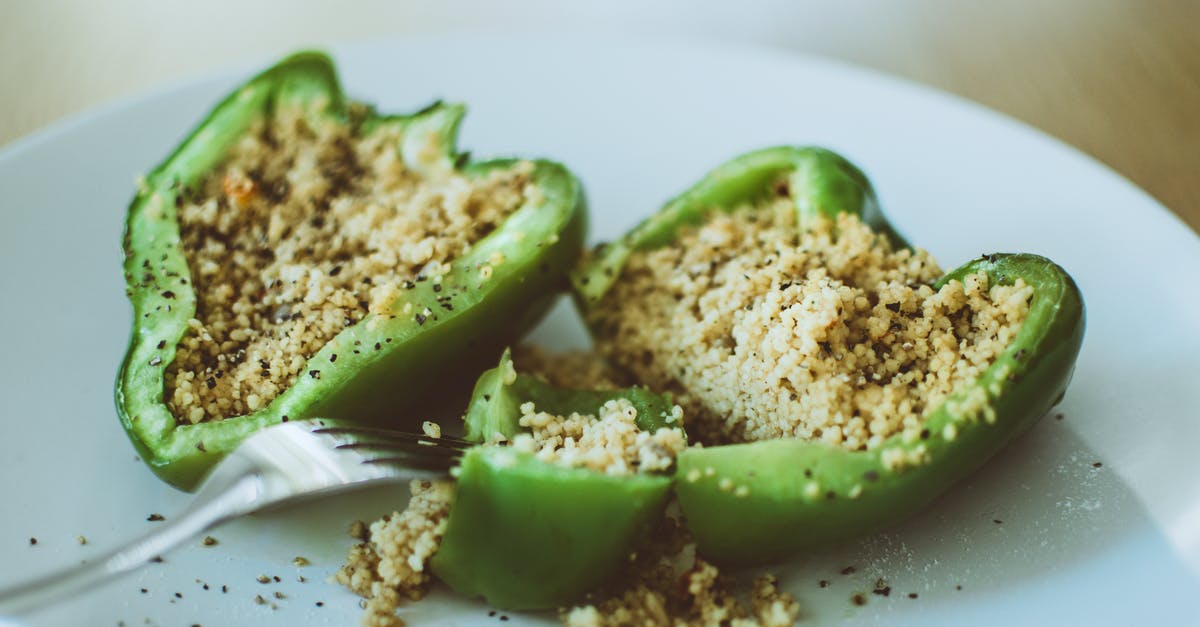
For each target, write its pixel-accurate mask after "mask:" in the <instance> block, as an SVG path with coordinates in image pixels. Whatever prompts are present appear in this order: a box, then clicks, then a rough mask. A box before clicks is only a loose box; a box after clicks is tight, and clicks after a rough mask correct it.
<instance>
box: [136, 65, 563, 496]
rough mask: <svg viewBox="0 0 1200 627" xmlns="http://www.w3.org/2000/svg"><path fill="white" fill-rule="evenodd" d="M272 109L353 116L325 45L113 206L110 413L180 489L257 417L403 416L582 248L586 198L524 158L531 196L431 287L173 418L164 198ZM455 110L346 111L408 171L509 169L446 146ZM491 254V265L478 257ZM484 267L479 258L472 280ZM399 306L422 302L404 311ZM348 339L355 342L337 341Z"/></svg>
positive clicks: (176, 338) (171, 209)
mask: <svg viewBox="0 0 1200 627" xmlns="http://www.w3.org/2000/svg"><path fill="white" fill-rule="evenodd" d="M282 106H289V107H301V108H303V110H304V111H305V114H306V115H308V116H313V117H315V118H326V119H333V120H335V121H338V122H348V121H349V120H350V119H351V117H352V116H353V115H355V114H354V113H352V111H351V110H350V108H349V106H348V103H347V101H346V99H345V97H344V96H343V94H342V91H341V87H340V86H339V83H338V79H337V75H336V72H335V70H334V67H333V64H332V62H331V61H330V59H329V58H328V57H327V56H326V55H324V54H321V53H317V52H303V53H298V54H296V55H293V56H291V57H288V58H287V59H285V60H283V61H282V62H280V63H279V64H278V65H276V66H274V67H272V68H270V69H268V70H266V71H265V72H263V73H261V74H259V75H258V76H256V77H254V78H252V79H251V80H250V81H248V82H247V83H246V84H244V85H243V86H241V87H239V88H238V89H237V90H235V91H234V92H233V93H232V94H230V95H229V96H228V97H226V98H225V99H224V100H223V101H222V102H221V103H220V104H218V105H217V106H216V108H215V109H214V110H213V111H212V112H211V113H210V114H209V115H208V117H207V118H206V119H205V120H204V121H203V122H202V123H201V124H200V126H199V127H197V128H196V130H195V131H193V132H192V134H191V135H190V136H189V137H188V138H187V139H185V140H184V142H183V143H182V144H181V145H180V146H179V147H178V148H177V149H176V150H175V151H174V152H173V153H172V154H171V155H170V156H169V157H167V159H166V160H165V161H164V162H163V163H162V164H161V165H159V166H158V167H157V168H155V169H154V170H153V171H152V172H150V173H149V174H148V175H147V176H146V178H145V182H144V184H142V185H141V187H140V189H139V191H138V193H137V195H136V196H135V197H134V199H133V202H132V204H131V205H130V208H129V214H128V219H127V222H126V227H125V238H124V251H125V278H126V284H127V289H126V292H127V295H128V296H129V299H130V302H131V303H132V305H133V330H132V337H131V340H130V344H129V348H128V350H127V353H126V356H125V360H124V362H123V364H122V366H121V369H120V372H119V374H118V377H117V382H116V404H117V412H118V415H119V417H120V419H121V422H122V424H123V425H124V427H125V429H126V431H127V433H128V434H129V436H130V439H131V440H132V441H133V444H134V446H135V447H136V448H137V450H138V453H139V454H140V455H141V457H142V459H143V460H145V461H146V463H147V464H148V465H149V466H150V468H151V469H152V470H153V471H154V472H155V473H156V474H158V476H159V477H161V478H162V479H164V480H166V481H167V482H169V483H171V484H173V485H175V486H176V487H179V488H182V489H186V490H190V489H193V488H194V487H195V486H196V484H197V482H198V481H199V479H200V478H201V477H202V476H203V475H204V473H205V472H206V471H207V470H208V469H209V468H210V467H211V466H212V465H213V464H214V463H216V462H217V461H218V460H219V459H220V458H221V457H222V456H223V455H224V454H225V453H227V452H228V451H230V450H232V449H233V448H234V447H235V446H237V444H238V443H239V442H241V440H242V439H243V438H245V437H246V436H248V435H250V434H251V433H253V432H255V431H257V430H258V429H261V428H263V427H265V426H268V425H272V424H276V423H279V422H282V421H286V420H289V419H292V420H295V419H303V418H306V417H312V416H322V417H331V418H342V419H348V420H375V421H379V420H388V419H389V418H390V419H392V420H394V419H395V416H398V415H403V413H402V411H401V410H402V409H403V408H405V407H408V406H411V405H412V404H413V403H415V402H417V401H418V400H419V399H421V398H422V396H423V395H426V394H427V392H428V390H429V389H430V388H431V387H433V386H434V385H435V384H437V383H439V382H440V381H441V380H442V379H443V378H445V377H446V375H447V374H449V373H451V372H454V373H455V374H458V373H462V372H463V371H464V369H465V367H464V365H463V362H464V360H466V361H467V362H469V361H470V360H467V357H469V356H472V355H489V354H490V355H493V356H494V355H495V354H498V353H499V351H500V349H501V348H502V347H503V346H504V345H505V344H506V343H508V342H510V341H511V340H512V339H514V338H515V337H517V336H518V334H519V333H521V332H522V331H524V330H525V329H527V328H528V327H529V326H531V325H532V323H533V322H535V321H536V320H537V319H538V318H540V317H541V315H542V314H544V313H545V311H546V310H547V308H548V307H549V305H550V303H551V301H552V299H553V297H554V296H555V294H556V292H557V291H558V289H559V288H560V286H561V285H562V284H563V283H564V280H563V270H562V268H566V267H568V265H569V264H570V263H572V262H573V261H574V259H575V258H576V257H577V256H578V252H579V250H580V249H581V247H582V242H583V238H584V233H585V230H586V211H585V208H584V205H585V203H584V197H583V192H582V189H581V187H580V185H579V182H578V180H577V179H576V178H575V177H574V176H573V175H572V174H571V173H570V172H569V171H568V170H567V169H566V168H564V167H563V166H561V165H559V164H557V163H553V162H550V161H542V160H537V161H533V162H532V163H533V172H532V174H531V181H532V183H533V184H535V185H536V186H537V187H538V188H539V190H540V191H541V197H542V198H541V200H540V202H538V201H535V200H529V201H527V202H526V203H525V204H523V205H522V206H521V207H519V208H518V209H517V210H516V211H515V212H514V213H513V214H511V215H510V216H509V217H508V218H507V219H506V220H505V221H504V223H503V224H501V226H500V227H499V228H497V229H496V230H495V231H493V232H491V233H489V234H488V235H487V236H486V237H484V238H483V239H481V240H479V241H478V242H476V243H475V244H474V245H473V246H472V247H471V248H470V250H468V251H467V252H466V253H465V254H463V255H461V256H460V257H458V258H456V259H454V260H453V262H452V263H451V265H450V266H449V271H448V272H447V273H446V274H445V275H444V278H443V280H442V281H441V283H440V284H437V285H435V284H434V283H433V282H431V281H426V282H419V283H416V285H415V286H414V287H413V289H410V290H404V291H402V293H401V294H400V295H399V296H397V297H396V299H395V300H394V301H392V303H391V304H390V309H391V311H390V315H383V314H375V313H369V314H367V315H366V316H365V317H364V318H363V319H361V320H359V321H358V322H357V323H355V324H353V325H351V326H348V327H347V328H345V329H343V330H342V331H341V332H340V333H338V334H337V335H336V336H335V337H334V338H333V339H332V340H330V341H329V342H328V343H326V344H325V345H324V346H323V347H322V348H321V349H320V350H319V351H318V352H317V353H316V354H315V355H312V356H311V357H310V358H309V359H308V362H307V364H306V365H305V368H304V371H305V372H310V373H311V372H317V373H319V376H316V375H314V376H302V377H299V378H297V380H296V381H295V382H294V384H292V385H291V386H290V387H289V388H287V389H286V390H284V391H283V392H282V393H280V394H279V395H278V396H277V397H276V398H275V399H274V400H273V401H272V402H271V403H270V404H268V405H267V406H266V407H263V408H262V409H259V410H257V411H254V412H253V413H250V414H247V415H242V416H236V417H230V418H226V419H223V420H219V421H215V422H201V423H197V424H178V423H177V421H176V418H175V416H174V415H173V414H172V412H171V410H170V409H169V408H168V407H167V405H166V404H165V402H164V390H165V370H166V368H167V366H168V364H170V363H171V361H172V360H173V359H174V357H175V352H176V346H177V344H178V343H179V342H180V340H181V339H182V338H183V337H184V335H185V333H186V332H187V330H188V326H187V325H188V320H189V319H190V318H192V317H193V316H194V315H195V311H196V293H195V291H194V285H193V283H192V280H191V275H190V272H189V267H188V261H187V258H186V256H185V253H184V250H183V248H182V246H181V243H180V228H179V224H178V221H177V215H176V207H177V204H178V203H180V202H181V199H182V198H183V197H184V195H185V194H188V193H190V191H191V190H194V189H195V188H196V186H198V185H200V184H201V182H202V181H203V180H204V178H205V176H206V175H208V174H209V173H210V172H212V171H213V170H214V169H215V168H216V167H218V166H219V164H220V163H221V161H222V160H223V158H224V156H225V155H226V154H227V153H228V151H229V149H230V147H231V146H232V145H233V144H234V143H235V142H237V141H238V139H239V138H240V137H241V136H242V135H243V134H244V133H246V132H247V130H248V129H250V128H251V126H252V125H253V124H254V123H255V122H256V121H259V120H263V119H267V118H269V116H272V115H273V114H274V112H275V111H276V110H277V109H279V108H280V107H282ZM464 112H465V108H464V107H463V106H462V105H457V104H444V103H440V102H438V103H434V104H433V105H431V106H429V107H427V108H425V109H423V110H421V111H418V112H416V113H413V114H410V115H380V114H377V113H375V112H374V111H368V112H367V113H366V114H365V118H361V117H359V118H356V119H355V122H356V123H358V124H359V127H358V128H359V129H360V132H361V133H364V134H365V133H371V132H373V131H375V130H379V129H382V128H385V127H387V128H395V129H398V130H399V131H400V132H401V133H402V139H401V141H400V145H399V146H397V150H398V151H399V152H400V155H401V157H402V158H403V159H404V161H405V163H406V165H407V166H408V167H410V168H412V169H414V170H416V171H428V170H429V169H434V168H444V169H451V168H455V169H458V171H460V172H461V173H462V174H464V175H465V176H467V177H468V178H472V179H475V178H478V177H483V176H485V175H487V174H488V173H489V172H491V171H493V170H497V169H503V168H509V167H512V166H513V165H514V164H515V163H516V162H517V160H516V159H497V160H490V161H481V162H473V161H471V160H470V159H469V158H468V156H467V155H466V154H463V153H459V152H457V150H456V148H455V138H456V136H457V132H458V125H459V122H460V121H461V120H462V116H463V114H464ZM497 256H499V257H501V258H503V260H504V262H503V263H502V264H499V265H494V263H493V262H492V260H494V259H496V258H497ZM485 265H487V266H489V267H491V266H492V265H494V268H492V272H491V275H490V277H485V279H481V274H480V271H479V269H480V268H481V267H483V266H485ZM447 303H448V304H449V305H450V306H449V307H447V306H446V304H447ZM408 304H411V305H412V307H413V308H415V310H416V311H417V312H421V311H422V310H424V309H425V308H426V307H427V308H428V309H429V310H430V311H432V312H437V313H435V314H433V315H429V316H422V315H417V316H415V317H414V316H413V315H412V314H411V313H409V314H407V315H404V314H403V311H404V307H405V305H408ZM356 346H359V347H366V350H361V351H354V350H351V348H353V347H356ZM334 355H336V357H334ZM335 360H336V361H335ZM476 372H477V371H476Z"/></svg>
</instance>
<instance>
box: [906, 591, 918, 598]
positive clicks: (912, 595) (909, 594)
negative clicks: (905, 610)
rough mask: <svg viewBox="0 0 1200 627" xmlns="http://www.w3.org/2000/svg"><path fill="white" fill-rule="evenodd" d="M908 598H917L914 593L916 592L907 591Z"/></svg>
mask: <svg viewBox="0 0 1200 627" xmlns="http://www.w3.org/2000/svg"><path fill="white" fill-rule="evenodd" d="M908 598H910V599H915V598H917V593H916V592H909V593H908Z"/></svg>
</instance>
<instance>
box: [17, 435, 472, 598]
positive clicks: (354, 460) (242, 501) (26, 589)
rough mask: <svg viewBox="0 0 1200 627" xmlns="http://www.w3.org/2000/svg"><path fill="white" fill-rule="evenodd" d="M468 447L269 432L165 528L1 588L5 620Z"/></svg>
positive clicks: (455, 442) (219, 471) (247, 444)
mask: <svg viewBox="0 0 1200 627" xmlns="http://www.w3.org/2000/svg"><path fill="white" fill-rule="evenodd" d="M469 446H471V443H470V442H467V441H465V440H459V439H456V438H446V437H442V438H432V437H429V436H424V435H418V434H414V433H404V432H400V431H391V430H387V429H374V428H369V427H361V426H353V425H350V424H349V423H344V422H339V421H334V420H326V419H313V420H304V421H293V422H286V423H283V424H280V425H275V426H272V427H268V428H266V429H263V430H261V431H259V432H257V433H255V434H254V435H251V436H250V437H248V438H246V440H244V441H243V442H242V443H241V444H240V445H239V446H238V447H237V448H236V449H234V451H233V452H232V453H230V454H229V455H227V456H226V457H225V458H224V459H223V460H221V462H220V463H219V464H217V466H216V467H215V468H213V471H212V472H211V473H210V474H209V475H208V477H207V478H206V479H205V480H204V483H203V484H201V486H200V489H199V490H197V492H196V499H195V500H194V501H193V502H192V503H191V505H189V506H188V507H187V509H185V510H184V511H183V512H181V513H180V514H179V515H178V516H175V517H172V518H169V519H167V522H166V524H164V525H163V526H161V527H159V528H157V529H155V530H154V531H152V532H150V533H148V534H146V535H144V536H142V537H141V538H139V539H137V540H134V541H133V542H130V543H129V544H126V545H125V546H123V547H121V548H118V549H116V550H114V551H111V552H110V553H108V554H106V555H103V556H101V557H100V558H98V559H96V560H93V561H91V562H89V563H87V564H85V565H83V566H81V567H77V568H70V569H66V570H62V571H59V572H56V573H51V574H49V575H46V576H43V577H40V578H38V579H34V580H31V581H28V582H25V583H22V584H18V585H16V586H13V587H10V588H7V589H3V590H0V616H13V615H17V614H21V613H24V612H28V611H31V610H33V609H36V608H39V607H44V606H46V605H48V604H50V603H51V602H54V601H58V600H61V599H63V598H65V597H66V596H68V595H70V594H72V593H77V592H80V591H83V590H85V589H87V588H90V587H92V586H95V585H97V584H99V583H101V582H103V581H106V580H108V579H111V578H113V577H116V576H118V575H121V574H124V573H128V572H130V571H133V570H134V569H136V568H138V567H140V566H142V565H144V564H146V563H147V562H149V561H151V560H153V559H154V558H155V557H157V556H159V555H161V554H163V553H165V552H166V551H168V550H170V549H172V548H175V547H177V546H179V545H180V544H181V543H183V542H184V541H186V540H188V539H190V538H193V537H195V536H197V535H199V534H200V533H203V532H204V531H207V530H209V529H211V528H213V527H215V526H217V525H219V524H221V523H223V522H225V521H228V520H230V519H232V518H236V517H238V516H242V515H245V514H249V513H251V512H255V511H259V510H261V509H264V508H267V507H271V506H277V505H283V504H285V503H292V502H295V501H299V500H305V499H311V498H315V497H320V496H328V495H331V494H336V493H341V492H343V491H346V490H350V489H354V488H360V487H363V486H366V485H371V484H377V483H381V482H400V481H407V480H411V479H440V478H444V477H447V476H449V473H450V469H451V467H453V466H454V464H455V462H456V461H457V460H458V459H459V458H460V457H461V456H462V454H463V451H465V450H466V448H467V447H469Z"/></svg>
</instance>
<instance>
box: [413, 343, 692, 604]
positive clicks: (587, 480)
mask: <svg viewBox="0 0 1200 627" xmlns="http://www.w3.org/2000/svg"><path fill="white" fill-rule="evenodd" d="M615 399H625V400H628V401H629V402H630V403H631V404H632V405H633V406H634V407H636V408H637V410H638V415H637V417H636V419H635V422H636V424H637V426H638V428H639V429H640V430H643V431H651V432H652V431H655V430H657V429H659V428H663V427H669V426H679V425H677V424H671V423H670V422H669V420H671V419H672V413H671V411H672V408H673V405H672V403H671V401H670V399H669V398H668V397H666V396H662V395H657V394H652V393H650V392H647V391H646V390H643V389H639V388H630V389H624V390H609V391H597V390H565V389H559V388H555V387H553V386H551V385H549V384H548V383H545V382H544V381H542V380H540V379H538V378H536V377H533V376H530V375H524V374H517V373H516V372H515V370H513V365H512V360H511V358H510V357H509V355H508V354H507V353H505V355H504V357H503V359H502V360H501V363H500V365H499V367H497V368H495V369H493V370H490V371H488V372H486V373H484V375H483V376H482V377H480V379H479V382H478V384H477V385H476V388H475V392H474V394H473V396H472V400H471V404H470V407H469V409H468V412H467V415H466V429H467V434H468V436H467V437H468V439H471V440H474V441H477V442H486V441H494V440H496V439H497V438H503V439H508V440H511V439H513V438H514V437H516V436H517V435H518V433H520V432H521V431H522V430H523V429H522V427H521V426H520V425H519V423H518V421H519V419H520V411H519V407H520V406H521V405H522V404H524V403H527V402H532V403H534V404H535V405H536V406H537V408H538V409H539V410H541V411H546V412H549V413H552V414H556V415H568V414H571V413H580V414H585V415H586V414H595V413H596V411H597V409H598V408H599V407H600V406H601V405H602V404H604V403H605V402H607V401H610V400H615ZM670 488H671V477H670V476H669V475H665V474H657V475H655V474H647V473H635V474H628V475H611V474H605V473H602V472H598V471H595V470H591V469H586V468H567V467H563V466H560V465H557V464H552V463H547V462H544V461H540V460H539V459H537V458H536V457H535V456H534V455H533V454H531V453H528V452H521V451H517V450H514V449H513V448H511V447H507V446H478V447H475V448H472V449H471V450H469V451H468V452H467V454H466V456H465V457H464V458H463V462H462V465H461V467H460V468H459V470H458V475H457V491H456V496H455V500H454V505H453V508H452V509H451V510H450V518H449V521H448V522H447V527H446V533H445V535H444V536H443V538H442V544H441V547H440V548H439V549H438V551H437V553H436V554H434V556H433V559H432V560H431V565H432V568H433V572H434V573H435V574H436V575H437V576H438V577H440V578H441V579H442V580H443V581H445V582H446V583H448V584H449V585H450V586H451V587H453V588H454V589H455V590H457V591H458V592H460V593H463V594H466V595H469V596H482V597H484V598H486V599H487V602H488V603H489V604H491V605H493V606H495V607H500V608H506V609H544V608H553V607H560V606H562V605H563V604H565V603H569V602H571V601H574V600H577V599H579V598H580V597H582V596H583V595H584V594H585V593H587V592H589V591H592V590H595V589H597V588H598V587H599V586H600V585H601V584H603V583H604V582H605V581H607V580H608V579H609V578H610V577H612V575H613V574H614V573H615V572H616V571H617V569H618V568H620V566H621V565H622V564H624V563H625V561H626V560H627V559H628V556H629V554H630V552H631V551H633V550H635V549H636V548H637V546H638V544H639V543H640V542H641V541H642V540H643V539H644V538H645V537H646V536H647V535H648V534H649V532H650V531H651V530H652V529H653V527H654V525H655V524H656V523H657V522H658V520H659V519H660V518H661V517H662V516H663V512H664V510H665V508H666V503H667V499H668V497H669V495H670Z"/></svg>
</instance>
